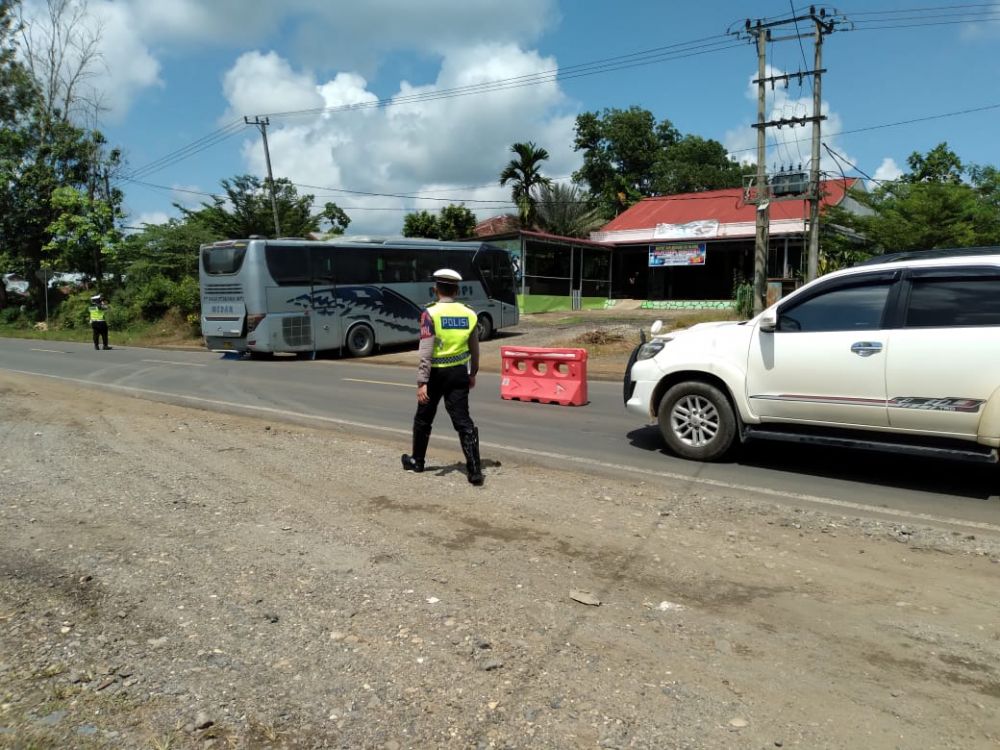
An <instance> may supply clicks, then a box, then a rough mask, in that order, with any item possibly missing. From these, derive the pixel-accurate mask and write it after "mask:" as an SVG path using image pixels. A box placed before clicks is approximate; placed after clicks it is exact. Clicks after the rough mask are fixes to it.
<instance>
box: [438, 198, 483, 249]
mask: <svg viewBox="0 0 1000 750" xmlns="http://www.w3.org/2000/svg"><path fill="white" fill-rule="evenodd" d="M437 225H438V234H437V236H438V239H441V240H461V239H464V238H466V237H471V236H472V235H473V233H474V231H475V229H476V215H475V214H474V213H472V211H470V210H469V209H468V208H466V207H465V206H462V205H458V206H456V205H455V204H453V203H450V204H448V205H447V206H444V207H443V208H442V209H441V213H440V215H439V216H438V220H437Z"/></svg>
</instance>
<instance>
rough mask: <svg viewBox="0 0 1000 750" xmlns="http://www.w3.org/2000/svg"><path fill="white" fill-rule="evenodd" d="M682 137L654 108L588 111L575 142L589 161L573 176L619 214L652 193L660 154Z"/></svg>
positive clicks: (608, 210) (581, 117)
mask: <svg viewBox="0 0 1000 750" xmlns="http://www.w3.org/2000/svg"><path fill="white" fill-rule="evenodd" d="M676 137H677V131H676V129H674V127H673V126H672V125H671V124H670V122H669V121H668V120H664V121H663V122H662V123H660V126H659V127H657V123H656V118H655V117H653V113H652V112H650V111H649V110H646V109H642V108H641V107H635V106H633V107H629V108H628V109H605V110H604V111H603V112H602V113H600V114H598V113H596V112H584V113H583V114H581V115H578V116H577V118H576V139H575V141H574V144H573V146H574V148H575V149H576V150H577V151H582V152H583V166H582V167H581V168H580V169H579V170H577V171H576V172H575V173H574V174H573V180H574V181H575V182H580V183H583V184H586V185H587V186H588V187H589V188H590V192H591V193H593V194H594V195H596V196H597V197H598V199H599V200H600V202H601V204H602V206H603V208H604V210H605V213H606V214H608V215H609V216H614V215H615V214H618V213H620V212H621V211H622V210H623V209H625V208H627V207H628V206H630V205H631V204H633V203H635V202H636V201H638V200H639V199H640V198H642V197H643V196H647V195H651V191H652V176H653V167H654V165H655V164H656V160H657V156H658V155H659V153H660V150H661V149H662V148H663V147H664V146H665V145H667V144H669V143H672V142H673V141H674V140H675V139H676Z"/></svg>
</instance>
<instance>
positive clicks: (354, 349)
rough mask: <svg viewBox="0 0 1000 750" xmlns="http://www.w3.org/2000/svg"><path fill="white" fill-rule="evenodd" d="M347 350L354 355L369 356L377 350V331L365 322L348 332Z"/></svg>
mask: <svg viewBox="0 0 1000 750" xmlns="http://www.w3.org/2000/svg"><path fill="white" fill-rule="evenodd" d="M347 351H348V353H350V355H351V356H352V357H367V356H368V355H369V354H371V353H372V352H373V351H375V332H374V331H373V330H372V329H371V328H370V327H369V326H367V325H365V324H364V323H362V324H360V325H356V326H354V328H352V329H351V330H350V331H348V332H347Z"/></svg>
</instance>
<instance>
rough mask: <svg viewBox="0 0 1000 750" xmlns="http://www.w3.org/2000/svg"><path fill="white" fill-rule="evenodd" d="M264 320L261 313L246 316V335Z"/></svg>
mask: <svg viewBox="0 0 1000 750" xmlns="http://www.w3.org/2000/svg"><path fill="white" fill-rule="evenodd" d="M264 318H265V315H264V314H263V313H261V314H260V315H247V333H251V332H252V331H254V330H255V329H256V328H257V326H259V325H260V322H261V321H262V320H264Z"/></svg>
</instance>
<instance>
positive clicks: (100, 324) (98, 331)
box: [90, 320, 108, 349]
mask: <svg viewBox="0 0 1000 750" xmlns="http://www.w3.org/2000/svg"><path fill="white" fill-rule="evenodd" d="M90 327H91V328H93V329H94V348H95V349H99V348H100V347H99V346H98V345H97V342H98V341H99V340H101V339H103V340H104V348H105V349H107V348H108V322H107V321H106V320H92V321H91V322H90Z"/></svg>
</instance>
